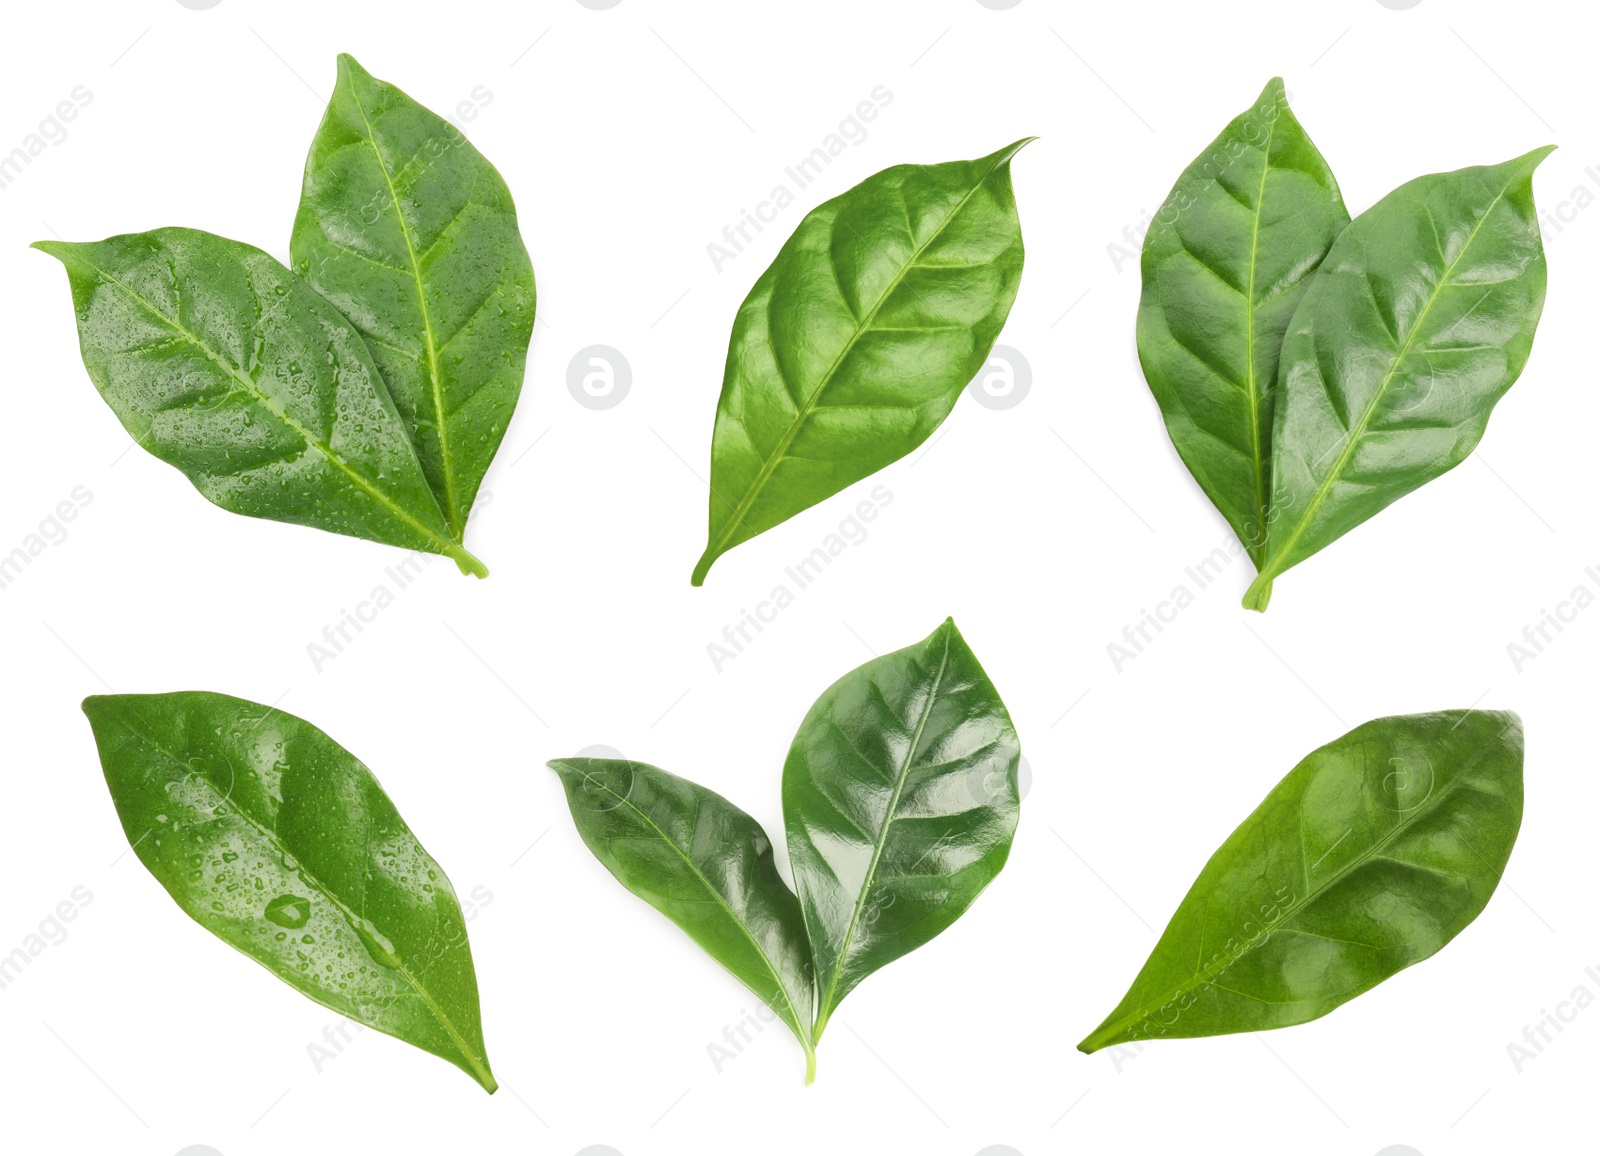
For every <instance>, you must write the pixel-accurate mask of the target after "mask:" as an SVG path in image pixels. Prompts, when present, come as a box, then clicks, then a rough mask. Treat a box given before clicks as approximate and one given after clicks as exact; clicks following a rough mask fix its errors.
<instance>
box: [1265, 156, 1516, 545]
mask: <svg viewBox="0 0 1600 1156" xmlns="http://www.w3.org/2000/svg"><path fill="white" fill-rule="evenodd" d="M1519 175H1520V174H1519ZM1516 179H1517V176H1516V175H1513V176H1511V177H1509V178H1507V180H1506V183H1505V184H1504V185H1503V186H1501V189H1500V191H1499V192H1498V193H1496V194H1495V196H1494V200H1492V201H1490V202H1489V205H1488V207H1487V208H1485V209H1484V210H1483V215H1482V216H1480V217H1479V218H1478V220H1477V223H1476V224H1474V225H1473V226H1472V231H1471V232H1470V233H1468V234H1467V239H1466V241H1465V243H1463V244H1462V246H1461V252H1459V253H1457V254H1456V258H1455V260H1454V261H1451V262H1450V264H1449V265H1447V266H1446V267H1445V271H1444V275H1443V276H1442V277H1440V278H1439V280H1438V282H1437V283H1436V284H1435V285H1434V287H1433V292H1431V293H1430V294H1428V301H1427V304H1425V305H1424V306H1423V307H1422V312H1421V313H1419V314H1417V319H1416V321H1415V322H1414V323H1413V324H1412V326H1411V331H1410V332H1409V333H1407V334H1406V340H1405V344H1404V345H1402V346H1401V348H1400V351H1399V352H1398V353H1397V354H1395V357H1394V360H1393V361H1392V362H1391V363H1390V365H1389V371H1388V372H1387V373H1386V374H1384V377H1383V381H1382V382H1381V383H1379V385H1378V389H1377V392H1376V393H1374V394H1373V395H1372V400H1371V401H1370V402H1368V403H1367V408H1366V410H1365V411H1363V413H1362V414H1361V420H1360V421H1358V422H1357V423H1356V428H1355V429H1353V430H1351V431H1350V434H1349V436H1348V437H1347V438H1346V440H1345V446H1344V449H1343V450H1341V451H1340V453H1339V456H1338V458H1337V459H1336V460H1335V461H1334V463H1333V467H1332V468H1331V469H1330V470H1329V471H1328V474H1327V476H1326V477H1325V478H1323V479H1322V484H1321V485H1320V486H1318V487H1317V492H1316V493H1315V494H1313V495H1312V497H1311V502H1310V504H1309V505H1307V506H1306V512H1305V513H1304V514H1302V515H1301V516H1300V520H1299V521H1298V522H1296V523H1295V527H1294V530H1293V532H1292V533H1291V534H1290V535H1289V540H1288V541H1287V542H1285V543H1284V544H1283V548H1282V549H1281V550H1279V551H1278V552H1277V553H1276V554H1274V555H1273V556H1272V558H1271V560H1270V561H1268V563H1267V564H1266V566H1264V567H1262V569H1261V574H1262V575H1270V574H1275V573H1276V572H1277V566H1278V564H1279V563H1280V562H1282V561H1283V559H1284V558H1286V557H1288V555H1289V552H1290V551H1291V550H1293V549H1294V547H1295V545H1296V544H1297V543H1298V542H1299V541H1300V539H1301V537H1302V536H1303V535H1304V534H1305V532H1306V528H1307V527H1308V526H1310V525H1311V519H1312V517H1313V516H1315V514H1316V512H1317V511H1318V510H1319V509H1321V508H1322V503H1323V502H1324V501H1326V500H1327V497H1328V495H1329V494H1330V493H1332V492H1333V485H1334V483H1335V482H1336V481H1338V479H1339V475H1340V474H1342V473H1344V469H1345V467H1346V466H1347V465H1349V463H1350V459H1351V458H1352V457H1353V456H1354V455H1355V451H1356V446H1357V445H1359V444H1360V442H1361V439H1362V438H1363V437H1365V436H1366V433H1367V427H1368V426H1369V425H1370V424H1371V422H1372V417H1373V415H1374V414H1375V413H1377V411H1378V406H1379V404H1380V403H1381V402H1382V401H1383V399H1384V396H1385V395H1386V394H1387V393H1388V391H1389V385H1390V383H1391V382H1393V381H1394V378H1395V374H1397V373H1399V372H1400V366H1401V365H1402V364H1403V363H1404V362H1405V359H1406V357H1407V356H1408V355H1409V354H1410V353H1411V346H1412V343H1413V342H1415V341H1416V339H1417V334H1419V333H1421V332H1422V327H1423V324H1424V323H1425V322H1426V321H1427V319H1428V314H1429V313H1431V312H1432V311H1433V306H1434V303H1435V302H1436V301H1438V300H1439V298H1440V296H1442V295H1443V293H1444V291H1445V290H1446V289H1448V288H1450V287H1451V284H1450V279H1451V277H1452V276H1454V275H1455V271H1456V266H1458V265H1459V264H1461V262H1462V260H1463V259H1464V258H1465V257H1466V255H1467V253H1468V251H1470V250H1471V248H1472V245H1473V242H1474V241H1476V240H1477V239H1478V233H1479V232H1480V231H1481V230H1482V229H1483V226H1484V225H1485V224H1487V223H1488V220H1489V214H1491V213H1492V212H1494V210H1495V206H1496V205H1498V204H1499V203H1500V202H1501V200H1502V199H1504V197H1505V195H1506V190H1507V189H1509V188H1510V187H1511V183H1512V181H1514V180H1516Z"/></svg>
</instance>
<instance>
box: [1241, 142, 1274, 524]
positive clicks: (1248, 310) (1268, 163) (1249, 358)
mask: <svg viewBox="0 0 1600 1156" xmlns="http://www.w3.org/2000/svg"><path fill="white" fill-rule="evenodd" d="M1278 120H1279V118H1278V117H1274V118H1273V119H1272V124H1271V125H1270V126H1269V127H1268V129H1267V143H1266V146H1265V147H1264V148H1263V149H1262V150H1261V184H1260V185H1259V187H1258V188H1257V189H1256V207H1255V214H1254V216H1252V217H1251V220H1250V283H1249V288H1248V290H1247V292H1246V294H1245V302H1244V307H1245V359H1246V360H1245V365H1246V378H1247V383H1248V386H1249V388H1248V389H1246V390H1245V394H1246V396H1247V398H1248V399H1249V404H1250V469H1251V472H1252V473H1253V474H1254V475H1255V483H1256V485H1255V496H1256V500H1255V508H1254V509H1253V510H1251V511H1250V515H1251V517H1252V518H1261V519H1263V520H1265V518H1266V510H1267V488H1266V461H1265V459H1264V457H1263V455H1262V453H1261V416H1260V414H1261V410H1260V400H1259V398H1258V397H1257V396H1256V308H1257V306H1256V265H1257V262H1258V259H1259V253H1260V247H1261V212H1262V207H1263V206H1264V205H1265V204H1266V199H1267V174H1268V173H1269V172H1271V171H1272V139H1273V135H1274V134H1275V133H1276V132H1277V131H1278Z"/></svg>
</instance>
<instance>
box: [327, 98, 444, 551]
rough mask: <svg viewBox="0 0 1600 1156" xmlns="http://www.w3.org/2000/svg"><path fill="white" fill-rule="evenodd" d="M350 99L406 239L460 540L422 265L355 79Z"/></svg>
mask: <svg viewBox="0 0 1600 1156" xmlns="http://www.w3.org/2000/svg"><path fill="white" fill-rule="evenodd" d="M350 100H351V102H352V103H354V104H355V106H356V111H357V112H359V113H360V114H361V123H362V124H363V125H365V126H366V130H367V131H366V136H365V137H364V138H363V139H364V140H365V141H366V142H367V144H368V146H370V147H371V149H372V156H373V159H374V160H376V161H377V164H378V171H379V172H380V173H382V174H383V183H384V186H385V187H386V188H387V189H388V190H389V205H390V207H391V208H393V209H394V219H395V221H396V222H397V223H398V224H399V226H400V236H401V237H402V238H404V240H405V243H406V257H407V259H408V260H409V261H410V263H411V283H412V284H413V285H414V286H415V287H416V290H417V308H418V310H419V311H420V312H421V315H422V340H423V345H424V347H425V348H426V350H427V354H428V386H429V391H430V393H431V394H432V397H433V420H434V428H435V429H436V431H437V436H438V438H439V460H440V464H441V466H442V468H443V470H444V507H445V508H444V517H445V523H446V525H448V526H449V528H450V533H451V534H452V535H454V537H455V538H456V540H457V541H460V540H461V537H462V533H463V530H464V527H463V526H462V525H461V524H460V520H459V518H458V517H457V513H456V482H455V471H454V470H452V469H451V468H450V435H449V431H448V430H447V429H446V428H445V413H444V393H443V389H442V383H441V382H440V380H439V350H438V343H437V342H436V341H435V340H434V333H433V319H432V317H431V316H430V315H429V312H428V295H427V292H426V291H425V289H424V288H423V284H422V265H421V263H420V262H419V261H418V260H417V246H416V243H415V242H414V241H413V240H412V238H411V226H410V225H409V224H407V223H406V215H405V213H404V212H402V211H401V209H400V194H399V193H398V192H397V191H396V190H395V187H394V178H393V176H391V175H390V173H389V166H388V164H387V163H386V162H385V161H384V159H383V150H382V149H380V148H378V136H377V133H376V132H374V131H373V128H372V121H371V119H370V118H368V116H367V110H366V107H365V106H364V105H363V104H362V103H361V97H360V96H359V95H358V94H357V93H356V86H355V83H354V82H353V81H352V82H351V83H350Z"/></svg>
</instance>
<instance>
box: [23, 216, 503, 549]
mask: <svg viewBox="0 0 1600 1156" xmlns="http://www.w3.org/2000/svg"><path fill="white" fill-rule="evenodd" d="M35 248H38V249H41V250H43V251H44V252H47V253H49V254H51V255H52V256H54V257H56V258H57V259H58V260H60V261H61V263H62V264H63V265H64V266H65V267H66V270H67V275H68V280H69V282H70V284H71V287H72V297H73V305H74V309H75V311H76V314H77V323H78V336H79V343H80V346H81V348H82V353H83V361H84V365H85V367H86V368H87V369H88V371H89V377H90V379H91V380H92V381H93V382H94V384H95V387H96V388H97V389H98V390H99V391H100V395H101V396H102V397H103V398H104V399H105V401H106V404H107V405H109V406H110V407H111V409H112V411H113V412H114V413H115V414H116V415H117V418H118V420H120V421H121V422H122V425H123V427H124V428H125V429H126V430H127V431H128V433H129V434H130V435H131V436H132V437H133V439H134V440H135V441H136V442H138V443H139V445H140V446H141V447H143V448H144V449H145V450H147V451H149V452H150V453H152V454H154V455H155V456H156V457H158V458H160V459H161V460H162V461H164V462H167V463H168V464H169V465H172V466H175V467H177V468H178V469H179V470H182V471H183V473H184V474H185V475H186V476H187V477H188V478H189V480H190V481H191V482H193V483H194V486H195V488H196V489H198V490H199V491H200V492H201V494H203V495H204V496H205V497H206V498H207V499H209V500H210V501H211V502H213V503H215V504H216V505H218V506H221V507H222V508H223V509H225V510H229V511H231V512H233V513H236V514H244V515H246V516H249V517H255V518H268V519H271V520H273V521H279V522H290V523H293V524H296V525H303V526H314V527H316V528H318V529H321V530H329V531H332V532H334V533H339V534H348V535H352V536H354V537H358V538H366V539H369V540H372V541H377V542H384V543H387V544H389V545H394V546H401V547H405V548H408V549H414V550H425V551H428V552H430V553H435V554H445V555H448V556H450V557H451V558H453V559H454V560H455V561H456V562H457V564H458V565H460V566H461V567H462V568H463V569H464V570H469V571H471V572H474V573H482V572H483V568H482V564H481V563H479V562H478V561H477V559H475V558H473V557H472V556H471V555H470V554H468V553H467V552H466V551H465V550H464V549H462V547H461V545H460V544H459V543H458V542H456V541H454V540H453V539H452V537H451V536H450V533H449V530H448V528H447V526H446V525H445V520H444V517H443V515H442V514H441V512H440V510H439V506H438V503H437V502H436V501H434V498H433V495H432V493H431V492H430V491H429V489H428V485H427V480H426V478H425V477H424V476H423V473H422V468H421V466H420V464H419V463H418V461H417V456H416V452H415V451H414V450H413V448H412V445H411V441H410V438H409V437H408V435H407V433H406V430H405V427H404V425H403V423H402V422H401V420H400V417H399V414H398V413H397V412H396V411H395V407H394V404H393V402H392V401H391V400H390V397H389V393H388V390H387V389H386V387H385V385H384V382H383V379H382V377H381V375H380V374H379V372H378V369H377V366H376V365H375V364H374V363H373V360H372V356H371V354H370V352H369V351H368V348H367V345H366V343H365V342H364V341H363V340H362V339H361V336H360V334H358V333H357V332H356V331H355V330H354V329H353V328H352V327H351V326H350V323H349V322H348V321H346V320H345V318H344V317H343V316H342V315H341V314H340V313H339V311H338V310H337V309H335V308H334V307H333V306H332V305H330V304H329V303H328V302H327V301H325V300H324V299H323V298H322V297H321V296H319V295H318V294H317V293H316V292H315V291H314V290H313V289H311V288H310V287H309V286H308V285H306V284H305V283H304V282H302V281H301V280H300V279H299V278H297V277H295V276H294V274H293V273H291V272H290V271H289V270H288V269H286V268H284V267H283V266H282V265H281V264H279V263H278V262H277V261H276V260H275V259H274V258H272V257H271V256H269V255H268V254H266V253H263V252H262V251H261V250H259V249H257V248H254V247H253V246H250V245H246V244H243V243H241V242H238V241H230V240H228V239H226V238H224V237H218V236H215V235H213V234H210V233H205V232H201V231H199V230H196V229H183V228H165V229H156V230H154V231H152V232H149V233H134V234H127V235H124V236H119V237H111V238H108V239H106V240H104V241H98V242H88V243H82V244H74V243H68V242H61V241H40V242H37V243H36V245H35Z"/></svg>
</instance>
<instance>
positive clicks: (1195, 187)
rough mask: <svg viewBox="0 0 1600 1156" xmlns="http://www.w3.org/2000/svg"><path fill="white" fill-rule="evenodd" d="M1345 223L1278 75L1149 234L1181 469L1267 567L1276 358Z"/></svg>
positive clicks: (1198, 164) (1149, 278) (1152, 303)
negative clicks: (1313, 275)
mask: <svg viewBox="0 0 1600 1156" xmlns="http://www.w3.org/2000/svg"><path fill="white" fill-rule="evenodd" d="M1349 223H1350V214H1349V213H1347V212H1346V211H1345V207H1344V200H1343V198H1342V197H1341V196H1340V195H1339V185H1338V182H1336V181H1335V180H1334V179H1333V173H1332V172H1331V171H1330V170H1329V169H1328V165H1327V162H1326V161H1324V160H1323V159H1322V154H1321V153H1319V152H1318V151H1317V147H1316V145H1314V144H1312V143H1311V138H1310V137H1308V136H1307V135H1306V132H1305V130H1304V129H1303V128H1301V127H1300V122H1299V121H1297V120H1296V119H1295V117H1294V113H1292V112H1290V111H1289V101H1288V97H1287V96H1286V95H1285V93H1284V90H1283V81H1282V80H1281V79H1279V78H1277V77H1274V78H1273V79H1272V80H1271V81H1269V82H1268V83H1267V87H1266V88H1265V89H1263V90H1262V93H1261V95H1260V96H1259V97H1257V98H1256V102H1255V104H1254V105H1253V106H1251V107H1250V108H1249V109H1247V110H1246V111H1244V112H1242V113H1240V114H1239V115H1238V116H1237V117H1235V118H1234V119H1233V121H1232V122H1231V123H1230V124H1229V125H1228V127H1227V128H1225V129H1223V130H1222V135H1220V136H1219V137H1217V139H1216V140H1214V141H1212V142H1211V144H1210V145H1209V146H1208V147H1207V148H1206V150H1205V151H1204V152H1202V153H1201V154H1200V155H1199V156H1198V157H1196V158H1195V160H1194V163H1193V164H1191V165H1190V166H1189V167H1188V168H1187V169H1185V170H1184V171H1183V175H1182V176H1181V177H1179V178H1178V183H1177V184H1176V185H1175V186H1173V189H1172V192H1171V194H1169V195H1168V197H1167V199H1166V201H1165V203H1163V204H1162V206H1161V210H1160V211H1159V212H1158V213H1156V216H1155V220H1154V221H1153V222H1152V223H1151V225H1150V230H1149V232H1148V233H1146V234H1145V241H1144V254H1143V258H1142V260H1141V262H1140V267H1141V269H1142V271H1143V276H1144V289H1143V294H1142V295H1141V297H1140V299H1139V325H1138V342H1139V362H1140V364H1141V365H1142V366H1143V367H1144V375H1145V380H1146V381H1148V382H1149V383H1150V391H1151V392H1152V393H1153V394H1155V398H1156V403H1157V404H1158V405H1159V406H1160V407H1161V414H1162V417H1163V418H1164V419H1165V421H1166V425H1167V432H1168V434H1170V435H1171V437H1172V444H1173V445H1174V446H1175V447H1177V450H1178V455H1179V456H1180V457H1181V458H1183V463H1184V465H1186V466H1188V467H1189V472H1190V473H1192V474H1193V475H1194V477H1195V480H1196V481H1197V482H1199V483H1200V488H1201V489H1203V490H1204V491H1205V492H1206V496H1207V497H1209V498H1210V499H1211V501H1212V502H1213V503H1215V505H1216V507H1217V509H1218V510H1220V511H1221V512H1222V515H1223V517H1225V518H1227V520H1228V524H1229V525H1230V526H1232V527H1233V532H1234V533H1235V534H1237V535H1238V536H1239V541H1240V542H1242V543H1243V544H1244V546H1245V549H1246V550H1248V551H1249V553H1250V557H1251V558H1252V559H1253V560H1254V561H1255V562H1256V564H1257V565H1258V566H1259V565H1260V563H1261V561H1262V556H1263V553H1264V552H1265V550H1266V538H1267V516H1268V510H1269V508H1270V505H1271V494H1270V490H1269V486H1270V482H1271V478H1272V465H1271V461H1272V455H1271V439H1272V411H1273V395H1274V392H1275V391H1274V386H1275V384H1276V382H1277V373H1278V350H1279V347H1280V346H1281V345H1282V343H1283V334H1284V330H1286V329H1287V328H1288V326H1289V318H1290V316H1291V315H1292V314H1293V313H1294V309H1295V306H1296V305H1298V304H1299V302H1300V298H1301V297H1302V296H1304V294H1305V290H1306V286H1307V284H1309V282H1310V275H1311V273H1312V272H1313V271H1314V270H1315V269H1316V268H1317V265H1318V264H1319V263H1320V262H1321V260H1322V258H1323V255H1324V254H1325V253H1327V251H1328V246H1329V245H1331V244H1333V239H1334V238H1335V237H1336V236H1338V235H1339V232H1340V231H1341V230H1342V229H1343V228H1344V227H1345V226H1346V225H1347V224H1349Z"/></svg>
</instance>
